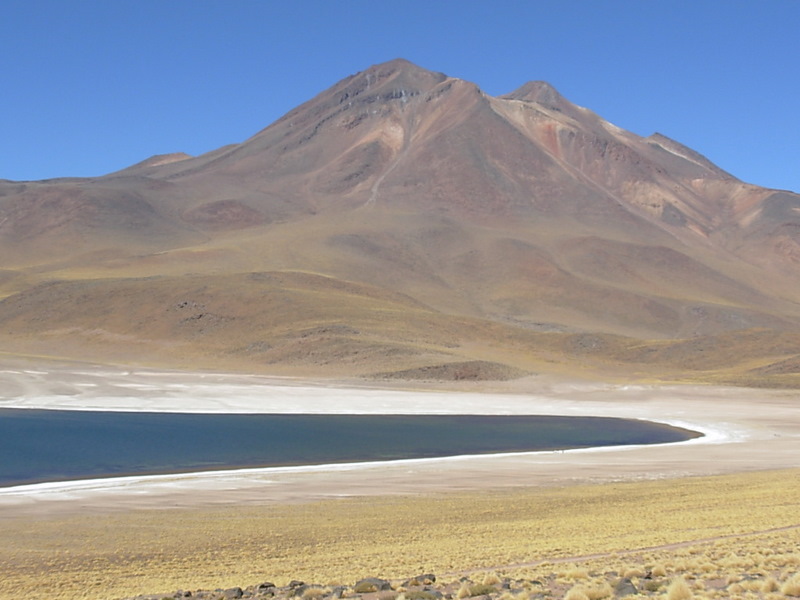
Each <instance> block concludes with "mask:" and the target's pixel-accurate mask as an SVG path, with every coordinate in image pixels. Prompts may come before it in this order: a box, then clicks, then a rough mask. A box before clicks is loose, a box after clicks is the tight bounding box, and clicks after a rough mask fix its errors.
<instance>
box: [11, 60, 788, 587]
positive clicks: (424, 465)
mask: <svg viewBox="0 0 800 600" xmlns="http://www.w3.org/2000/svg"><path fill="white" fill-rule="evenodd" d="M0 175H2V174H0ZM798 388H800V195H798V194H796V193H794V192H791V191H785V190H774V189H766V188H762V187H758V186H754V185H751V184H748V183H746V182H743V181H740V180H739V179H737V178H736V177H735V175H734V174H729V173H726V172H724V171H723V170H721V169H719V168H718V167H716V166H715V165H714V164H712V163H711V162H710V161H708V160H707V159H706V158H704V157H703V156H701V155H700V154H698V153H697V152H695V151H693V150H691V149H690V148H687V147H685V146H683V145H682V144H680V143H679V142H677V141H674V140H671V139H669V138H667V137H665V136H663V135H660V134H657V133H654V134H653V135H651V136H648V137H640V136H638V135H635V134H633V133H630V132H627V131H624V130H622V129H620V128H618V127H616V126H615V125H613V124H612V123H609V122H607V121H605V120H604V119H603V118H602V117H601V116H599V115H596V114H594V113H593V112H591V110H589V109H588V108H583V107H579V106H576V105H574V104H572V103H571V102H569V101H568V100H567V99H565V98H564V97H562V96H561V95H560V94H559V93H558V92H557V91H556V90H555V89H554V88H553V87H552V86H550V85H549V84H547V83H545V82H536V81H535V82H529V83H526V84H524V85H523V86H522V87H520V88H519V89H518V90H516V91H513V92H511V93H509V94H506V95H502V96H497V97H494V96H489V95H487V94H486V93H484V92H483V91H482V90H481V89H480V88H479V87H477V86H476V85H474V84H472V83H470V82H466V81H463V80H459V79H456V78H452V77H449V76H447V75H445V74H442V73H437V72H432V71H428V70H425V69H422V68H420V67H418V66H416V65H413V64H411V63H408V62H407V61H404V60H395V61H391V62H388V63H384V64H380V65H375V66H373V67H370V68H368V69H366V70H364V71H361V72H359V73H356V74H354V75H352V76H350V77H347V78H345V79H343V80H342V81H340V82H338V83H336V84H334V85H333V86H332V87H330V88H328V89H327V90H325V91H323V92H321V93H320V94H319V95H318V96H316V97H314V98H312V99H310V100H309V101H308V102H306V103H304V104H302V105H301V106H298V107H297V108H296V109H294V110H292V111H290V112H289V113H287V114H286V115H285V116H284V117H282V118H281V119H279V120H278V121H276V122H275V123H272V124H271V125H269V126H267V127H266V128H265V129H263V130H262V131H260V132H258V133H255V135H253V136H252V137H251V138H249V139H247V140H245V141H244V142H242V143H238V144H232V145H230V146H225V147H222V148H219V149H218V150H215V151H213V152H210V153H208V154H204V155H201V156H194V157H193V156H189V155H186V154H183V153H175V154H169V155H159V156H154V157H152V158H149V159H145V160H143V161H142V162H140V163H138V164H135V165H133V166H131V167H129V168H127V169H124V170H121V171H119V172H116V173H110V174H108V175H105V176H102V177H96V178H91V179H85V178H64V179H56V180H46V181H8V180H0V408H3V407H22V408H67V409H88V410H92V409H105V410H149V411H170V410H171V411H190V410H204V411H208V412H270V411H273V412H319V413H336V412H366V413H390V412H399V413H412V414H413V413H418V414H427V413H432V412H441V413H451V414H473V413H477V414H494V413H499V414H512V415H513V414H563V415H571V414H572V415H598V416H622V417H630V418H641V419H649V420H654V421H659V422H664V423H671V424H676V425H681V426H685V427H688V428H694V429H695V430H697V431H701V432H702V433H704V434H705V436H704V437H702V438H699V439H698V440H692V441H689V442H685V443H679V444H670V445H660V446H649V447H628V448H612V449H607V450H603V451H597V450H590V451H567V452H563V453H562V452H548V453H519V454H509V455H501V456H483V457H458V458H448V459H436V460H422V461H398V462H394V463H391V464H386V463H371V464H363V465H348V466H345V467H339V468H331V467H330V466H327V467H300V468H287V469H271V470H259V469H255V470H246V471H227V472H215V473H195V474H188V475H176V476H161V477H146V476H144V477H131V478H118V479H113V480H111V479H110V480H99V481H84V482H77V483H58V484H40V485H34V486H24V487H18V488H4V489H0V600H5V599H6V598H7V599H8V600H11V599H12V598H15V599H16V598H34V597H36V598H47V599H48V600H56V599H72V598H87V599H97V600H100V599H117V598H130V597H134V596H136V595H144V596H143V597H147V598H148V599H159V600H160V599H161V598H165V597H166V598H175V597H190V595H191V597H197V598H214V599H221V598H236V597H274V598H276V599H282V598H289V597H293V598H301V599H302V600H323V599H328V598H331V599H332V598H342V597H344V598H349V597H352V598H363V600H439V599H440V598H447V599H451V598H458V599H463V598H469V597H479V598H481V600H532V599H533V598H560V597H564V598H567V599H568V600H598V599H600V598H606V597H609V598H610V597H615V596H616V597H622V596H625V595H631V594H634V593H635V594H639V595H644V596H648V597H659V598H662V597H664V598H668V600H688V599H689V598H692V597H695V598H727V599H734V598H736V599H739V598H741V599H742V600H753V599H758V600H779V599H781V600H782V599H785V598H788V597H797V596H800V574H798V573H800V554H798V548H800V545H799V543H800V538H799V537H798V536H799V535H800V530H799V529H798V527H800V519H799V518H798V515H799V514H800V505H799V504H798V503H799V502H800V500H798V494H797V490H798V489H799V488H798V484H800V472H798V468H800V462H798V456H800V452H798V451H799V450H800V444H798V437H799V436H800V403H798V399H797V389H798ZM198 443H202V440H198ZM236 443H246V440H236ZM423 574H434V575H435V576H436V577H435V579H436V580H435V581H433V579H432V578H430V577H427V578H426V577H424V576H423ZM415 576H419V579H418V580H417V581H410V580H409V578H413V577H415ZM365 577H377V578H381V579H386V580H387V581H388V583H387V585H388V586H389V587H387V588H386V589H378V587H381V586H383V584H380V586H378V587H375V589H374V590H373V589H372V587H370V586H369V585H366V586H359V584H358V583H357V582H359V581H360V580H361V579H363V578H365ZM293 581H294V582H295V583H294V584H293V583H292V582H293ZM299 581H303V582H305V583H304V584H302V585H301V584H300V583H298V582H299ZM426 581H427V582H426ZM267 584H270V585H267ZM376 585H377V584H376ZM373 587H374V586H373ZM240 588H241V589H240ZM189 594H190V595H189Z"/></svg>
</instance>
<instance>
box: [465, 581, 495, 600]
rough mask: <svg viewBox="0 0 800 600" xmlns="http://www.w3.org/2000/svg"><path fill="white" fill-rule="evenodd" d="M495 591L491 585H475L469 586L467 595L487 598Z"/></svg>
mask: <svg viewBox="0 0 800 600" xmlns="http://www.w3.org/2000/svg"><path fill="white" fill-rule="evenodd" d="M496 591H497V588H496V587H494V586H493V585H489V584H486V583H476V584H475V585H472V586H470V588H469V595H470V597H472V596H488V595H489V594H492V593H494V592H496Z"/></svg>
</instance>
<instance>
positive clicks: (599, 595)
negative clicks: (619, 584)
mask: <svg viewBox="0 0 800 600" xmlns="http://www.w3.org/2000/svg"><path fill="white" fill-rule="evenodd" d="M583 593H584V594H586V597H587V598H589V600H602V599H603V598H610V597H611V596H613V595H614V590H613V589H612V588H611V586H610V585H609V584H608V582H603V583H600V584H598V585H593V586H591V587H587V588H584V589H583Z"/></svg>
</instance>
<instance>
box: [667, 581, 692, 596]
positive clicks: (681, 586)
mask: <svg viewBox="0 0 800 600" xmlns="http://www.w3.org/2000/svg"><path fill="white" fill-rule="evenodd" d="M667 600H692V590H691V588H690V587H689V584H688V583H686V580H685V579H684V578H683V577H678V578H676V579H673V580H672V583H670V584H669V587H668V588H667Z"/></svg>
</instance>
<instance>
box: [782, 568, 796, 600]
mask: <svg viewBox="0 0 800 600" xmlns="http://www.w3.org/2000/svg"><path fill="white" fill-rule="evenodd" d="M781 594H783V595H784V596H800V573H798V574H797V575H794V576H792V577H790V578H789V579H787V580H786V581H784V582H783V585H782V586H781Z"/></svg>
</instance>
